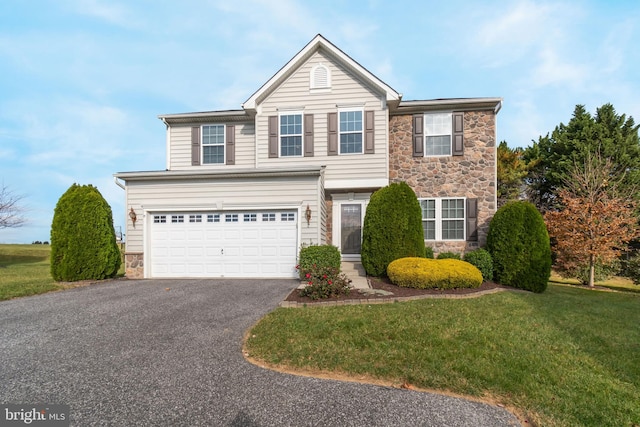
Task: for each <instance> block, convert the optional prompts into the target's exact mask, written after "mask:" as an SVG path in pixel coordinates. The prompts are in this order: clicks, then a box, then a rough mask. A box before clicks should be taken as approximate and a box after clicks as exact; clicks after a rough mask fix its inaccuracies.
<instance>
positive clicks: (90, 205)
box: [51, 184, 121, 282]
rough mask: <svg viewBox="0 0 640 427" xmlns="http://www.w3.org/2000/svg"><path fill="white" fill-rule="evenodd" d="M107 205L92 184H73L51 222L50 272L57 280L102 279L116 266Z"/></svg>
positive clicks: (116, 252)
mask: <svg viewBox="0 0 640 427" xmlns="http://www.w3.org/2000/svg"><path fill="white" fill-rule="evenodd" d="M120 263H121V258H120V249H119V248H118V245H117V243H116V235H115V230H114V228H113V219H112V214H111V207H110V206H109V204H108V203H107V202H106V200H105V199H104V198H103V197H102V194H100V192H99V191H98V189H97V188H95V187H94V186H92V185H78V184H73V185H72V186H71V187H69V189H68V190H67V191H66V192H65V193H64V194H63V195H62V196H61V197H60V199H59V200H58V203H57V204H56V208H55V211H54V214H53V223H52V224H51V276H52V277H53V278H54V279H55V280H57V281H68V282H73V281H77V280H88V279H89V280H90V279H93V280H95V279H105V278H109V277H114V276H115V275H116V274H117V273H118V269H119V268H120Z"/></svg>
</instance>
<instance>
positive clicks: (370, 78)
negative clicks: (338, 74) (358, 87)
mask: <svg viewBox="0 0 640 427" xmlns="http://www.w3.org/2000/svg"><path fill="white" fill-rule="evenodd" d="M320 48H323V49H325V50H327V51H328V52H329V53H330V54H331V55H332V56H334V57H335V58H337V59H338V60H339V61H340V62H341V63H342V65H344V66H345V67H347V68H348V69H350V70H352V71H353V72H354V73H355V74H356V75H357V76H359V77H361V78H362V79H363V80H365V81H367V83H369V84H371V85H372V86H374V87H376V88H377V89H379V90H380V92H382V93H384V95H385V97H386V100H387V102H394V103H399V102H400V99H401V98H402V94H400V93H398V92H396V91H395V90H393V89H392V88H391V86H389V85H387V84H386V83H384V82H383V81H382V80H380V79H379V78H377V77H376V76H374V75H373V74H371V73H370V72H369V71H368V70H367V69H366V68H364V67H363V66H362V65H360V64H358V63H357V62H356V61H354V60H353V59H351V58H350V57H349V56H348V55H347V54H345V53H344V52H342V51H341V50H340V49H338V48H337V47H336V46H334V45H333V44H332V43H331V42H329V41H328V40H327V39H325V38H324V37H323V36H322V35H320V34H318V35H317V36H315V37H314V38H313V40H311V41H310V42H309V43H308V44H307V45H306V46H305V47H304V48H302V50H301V51H300V52H298V53H297V54H296V55H295V56H294V57H293V58H292V59H291V60H290V61H289V62H287V64H286V65H285V66H284V67H282V68H281V69H280V70H279V71H278V72H277V73H276V74H274V76H273V77H271V78H270V79H269V80H268V81H267V82H266V83H265V84H264V85H262V87H261V88H260V89H258V90H257V91H256V92H255V93H254V94H253V95H251V97H250V98H249V99H247V100H246V101H245V102H244V103H243V104H242V108H243V109H245V110H255V109H256V108H257V107H258V105H257V103H258V100H259V99H260V98H261V97H262V96H263V95H264V94H265V93H266V92H269V91H270V90H271V89H272V88H273V87H274V85H276V84H277V83H279V82H280V81H281V80H283V79H285V78H286V77H287V76H288V75H289V74H290V73H292V72H293V71H294V69H295V68H297V67H299V66H300V65H301V64H302V63H303V62H304V61H306V60H307V59H308V58H309V57H310V56H311V55H312V54H313V53H314V52H316V51H317V50H318V49H320Z"/></svg>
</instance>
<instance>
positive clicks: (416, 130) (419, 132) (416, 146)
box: [413, 114, 424, 157]
mask: <svg viewBox="0 0 640 427" xmlns="http://www.w3.org/2000/svg"><path fill="white" fill-rule="evenodd" d="M413 157H424V115H423V114H414V115H413Z"/></svg>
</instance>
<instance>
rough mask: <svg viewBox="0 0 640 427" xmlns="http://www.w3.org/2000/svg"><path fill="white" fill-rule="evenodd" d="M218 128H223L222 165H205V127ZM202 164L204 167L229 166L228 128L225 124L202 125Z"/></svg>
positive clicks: (209, 145)
mask: <svg viewBox="0 0 640 427" xmlns="http://www.w3.org/2000/svg"><path fill="white" fill-rule="evenodd" d="M205 126H216V127H222V162H221V163H205V161H204V147H205V144H204V127H205ZM219 145H220V144H207V146H208V147H217V146H219ZM200 158H201V159H202V160H201V161H200V164H201V165H202V166H224V165H226V164H227V126H226V125H225V124H223V123H212V124H203V125H200Z"/></svg>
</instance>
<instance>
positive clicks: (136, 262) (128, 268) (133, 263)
mask: <svg viewBox="0 0 640 427" xmlns="http://www.w3.org/2000/svg"><path fill="white" fill-rule="evenodd" d="M124 269H125V272H124V274H125V276H126V277H127V278H128V279H143V278H144V254H143V253H142V252H127V253H125V254H124Z"/></svg>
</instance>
